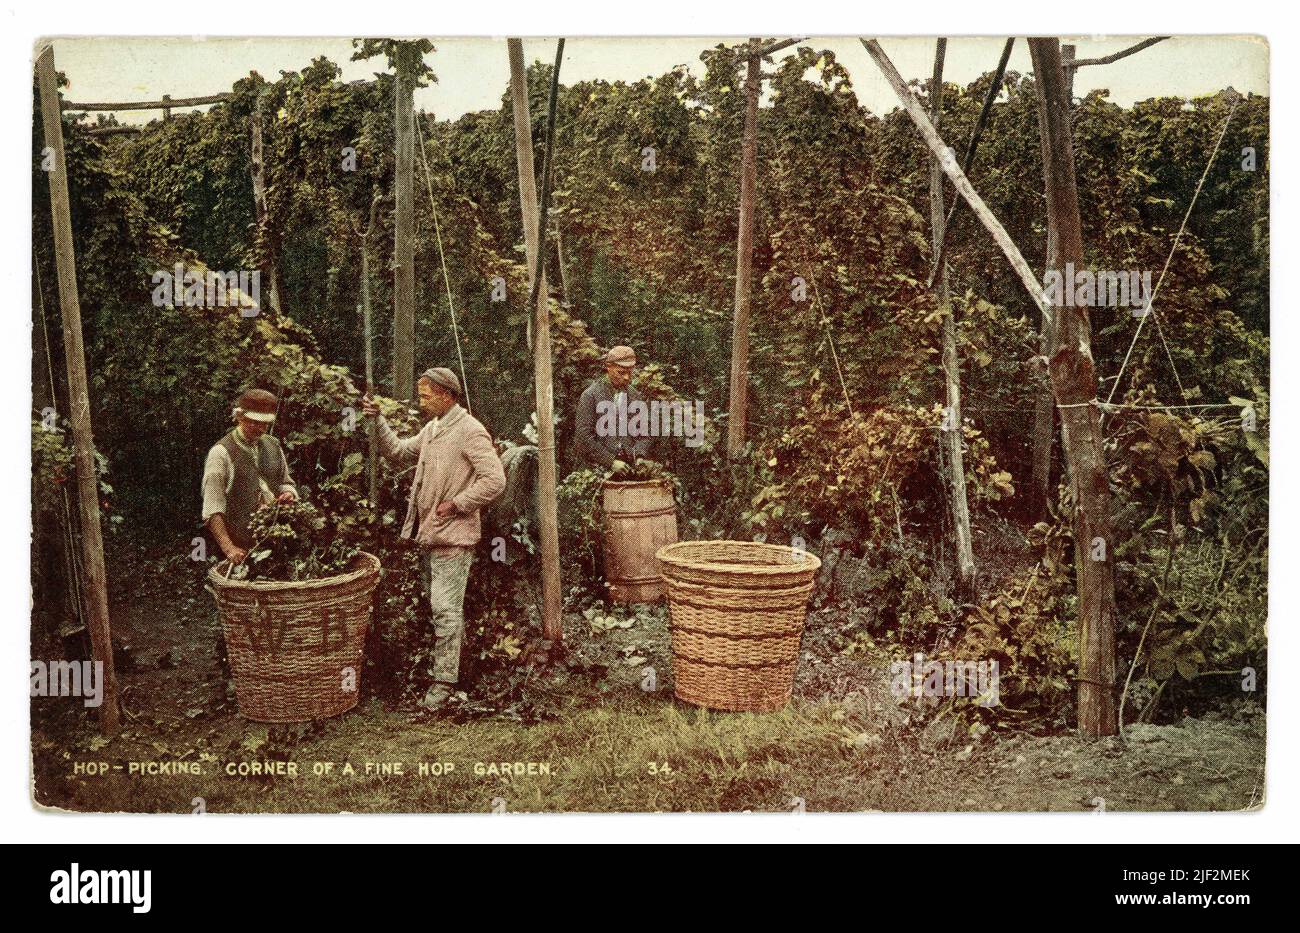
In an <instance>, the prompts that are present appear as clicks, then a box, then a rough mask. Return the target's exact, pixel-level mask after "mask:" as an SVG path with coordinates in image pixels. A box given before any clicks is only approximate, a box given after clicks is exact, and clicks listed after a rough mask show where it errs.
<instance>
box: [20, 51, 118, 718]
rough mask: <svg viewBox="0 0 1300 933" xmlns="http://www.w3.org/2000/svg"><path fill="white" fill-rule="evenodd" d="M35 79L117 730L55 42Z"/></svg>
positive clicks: (82, 501)
mask: <svg viewBox="0 0 1300 933" xmlns="http://www.w3.org/2000/svg"><path fill="white" fill-rule="evenodd" d="M36 73H37V80H38V82H39V84H40V95H41V122H42V125H43V126H44V128H45V144H46V145H47V146H49V147H50V149H52V150H53V155H54V169H53V171H51V172H49V173H47V174H48V177H49V180H50V215H51V219H52V221H53V227H54V258H55V264H56V268H57V269H58V276H59V307H60V310H61V312H62V318H63V357H64V362H65V363H66V365H67V369H68V401H69V405H70V409H71V410H70V411H69V413H68V417H69V420H70V421H71V422H72V449H73V463H74V467H75V469H76V474H77V511H78V517H79V518H80V521H81V556H82V563H83V565H84V572H85V582H84V593H85V601H86V606H85V610H86V619H87V624H88V627H89V628H90V644H91V650H92V651H93V653H94V655H95V662H96V663H97V664H100V665H102V675H101V677H102V680H101V683H102V685H103V702H102V703H101V704H100V707H99V726H100V729H102V730H103V732H104V733H105V734H106V735H112V734H114V733H115V732H117V730H118V726H119V718H118V708H117V677H116V674H115V673H114V670H113V637H112V631H111V629H110V627H109V619H108V580H107V577H106V575H105V573H104V541H103V531H102V529H101V527H100V524H99V488H98V479H97V477H96V475H95V455H94V450H95V438H94V435H93V433H92V431H91V426H90V390H89V389H88V387H87V383H86V357H85V349H84V347H83V346H82V342H81V299H80V297H79V296H78V294H77V266H76V259H75V254H74V252H73V245H72V211H71V207H70V206H69V202H68V175H67V165H66V163H65V162H64V155H63V118H62V113H61V109H60V106H59V88H58V79H57V78H56V77H55V73H54V46H53V45H47V46H46V47H45V48H44V49H43V50H42V51H41V54H40V56H39V57H38V58H37V60H36Z"/></svg>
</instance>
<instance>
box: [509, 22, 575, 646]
mask: <svg viewBox="0 0 1300 933" xmlns="http://www.w3.org/2000/svg"><path fill="white" fill-rule="evenodd" d="M563 42H564V40H563V39H561V40H560V49H561V50H562V49H563ZM507 44H508V46H509V54H510V100H511V105H512V108H513V111H514V123H515V161H516V163H517V166H518V170H519V208H520V212H521V214H522V216H523V225H524V245H525V252H526V254H527V257H528V273H529V276H528V284H529V288H530V290H531V291H532V293H533V294H534V295H535V298H536V300H535V304H534V307H535V309H536V312H535V315H534V316H535V326H534V333H535V335H536V338H535V340H534V343H533V386H534V398H535V404H536V408H537V512H538V516H537V518H538V524H539V525H540V526H541V527H540V531H541V538H542V637H543V638H545V639H547V640H548V641H552V642H559V641H560V640H561V639H562V638H563V637H564V629H563V619H562V615H561V609H562V606H561V593H560V537H559V524H558V518H557V514H558V509H557V505H556V496H555V486H556V471H555V426H554V424H553V423H552V422H553V414H552V412H553V399H552V386H551V315H550V304H549V300H550V296H549V295H548V294H547V288H546V265H545V263H544V262H543V261H542V259H543V256H542V249H541V241H542V239H543V231H542V226H541V221H542V219H543V218H542V217H541V213H540V211H539V208H538V200H537V176H536V175H535V174H534V171H533V131H532V120H531V117H530V115H529V112H528V83H527V75H526V73H525V71H524V46H523V42H522V41H521V40H519V39H510V40H509V41H508V43H507ZM559 71H560V53H559V52H557V54H556V57H555V70H554V71H553V72H552V73H551V100H550V104H549V105H548V109H549V111H550V113H551V114H552V115H553V114H554V106H555V95H556V91H557V90H558V81H559ZM548 122H550V123H551V124H552V125H551V127H550V128H549V129H548V132H547V146H548V148H554V144H553V142H552V137H551V134H552V133H553V132H554V125H553V119H552V120H548Z"/></svg>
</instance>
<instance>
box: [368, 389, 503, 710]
mask: <svg viewBox="0 0 1300 933" xmlns="http://www.w3.org/2000/svg"><path fill="white" fill-rule="evenodd" d="M417 388H418V391H419V395H420V410H421V411H422V412H423V413H424V414H425V415H427V416H429V417H430V418H432V420H431V421H429V422H428V424H426V425H425V426H424V427H423V428H422V429H421V430H420V433H418V434H416V435H415V436H414V437H408V438H406V439H402V438H400V437H398V436H397V433H396V432H395V431H394V430H393V429H392V427H390V426H389V424H388V422H387V421H385V420H384V417H383V415H381V414H380V413H379V408H378V407H377V406H376V405H375V403H374V402H373V401H372V400H371V399H370V398H369V397H368V396H367V397H366V398H365V399H363V400H362V410H363V411H364V412H365V414H366V415H367V416H369V417H378V419H379V421H378V431H377V433H378V435H379V452H380V453H382V454H383V455H384V456H385V457H387V458H388V459H389V460H392V461H394V462H395V463H397V464H399V465H401V466H410V465H411V464H412V463H414V464H415V476H414V478H413V479H412V481H411V499H410V504H409V505H408V506H407V510H406V523H405V524H404V525H403V526H402V537H403V538H409V539H411V540H413V541H415V542H416V543H418V544H419V545H420V547H421V549H422V550H423V552H424V553H423V557H422V561H423V566H422V568H421V569H422V574H421V576H422V577H423V582H424V592H425V595H426V596H427V597H428V599H429V608H430V610H431V614H432V616H433V632H434V635H435V636H436V640H435V642H434V647H433V681H434V682H433V685H432V686H431V687H429V691H428V693H426V694H425V695H424V699H423V700H421V701H420V705H421V706H424V707H425V708H426V709H439V708H440V707H442V706H443V705H444V704H445V703H446V702H447V698H448V697H449V696H451V692H452V689H453V688H454V686H455V684H456V681H457V679H458V677H459V675H460V648H461V642H462V641H463V640H464V637H465V613H464V604H465V585H466V583H467V582H468V580H469V566H470V562H471V561H472V560H473V557H474V546H475V545H476V544H478V540H479V537H480V535H481V534H482V531H481V525H480V521H479V510H480V509H482V508H483V507H484V506H486V505H488V503H490V502H491V501H492V500H493V499H495V498H496V497H497V496H499V495H501V491H502V490H503V489H505V485H506V477H505V471H504V470H503V469H502V468H501V459H500V458H499V457H498V456H497V451H496V447H495V446H494V445H493V443H492V437H491V435H489V434H488V432H487V429H486V428H485V427H483V425H482V424H480V423H479V422H478V421H477V420H476V419H475V418H474V417H473V416H472V415H470V414H469V413H468V412H466V411H465V409H463V408H461V407H460V399H461V387H460V380H459V379H457V378H456V374H455V373H453V372H452V371H451V370H450V369H445V368H443V367H437V368H435V369H430V370H426V371H425V373H424V374H423V375H422V376H420V380H419V383H418V386H417Z"/></svg>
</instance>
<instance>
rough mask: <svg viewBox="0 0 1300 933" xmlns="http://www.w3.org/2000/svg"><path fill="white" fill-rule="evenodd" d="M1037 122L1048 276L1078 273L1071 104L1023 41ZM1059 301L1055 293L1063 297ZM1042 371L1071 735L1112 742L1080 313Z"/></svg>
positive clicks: (1039, 46) (1103, 575)
mask: <svg viewBox="0 0 1300 933" xmlns="http://www.w3.org/2000/svg"><path fill="white" fill-rule="evenodd" d="M1029 54H1030V57H1031V58H1032V59H1033V65H1034V81H1035V83H1036V84H1037V85H1038V119H1039V129H1040V132H1041V133H1042V137H1043V147H1042V148H1043V154H1044V164H1043V176H1044V182H1045V187H1046V189H1047V211H1048V217H1049V218H1051V219H1052V220H1053V221H1054V225H1055V227H1056V243H1055V247H1056V248H1055V251H1054V253H1053V255H1052V256H1051V257H1050V260H1049V265H1050V268H1052V269H1055V270H1057V271H1058V272H1061V273H1062V274H1063V270H1064V269H1065V268H1066V264H1067V263H1071V264H1073V266H1074V268H1076V269H1082V268H1083V267H1084V258H1083V223H1082V221H1081V220H1080V217H1079V195H1078V188H1077V184H1076V179H1075V173H1074V144H1073V141H1072V139H1071V134H1070V100H1069V97H1068V91H1067V86H1066V75H1065V71H1064V69H1063V68H1062V67H1061V45H1060V40H1058V39H1030V40H1029ZM1062 291H1063V290H1062ZM1053 317H1054V326H1053V327H1052V345H1051V354H1050V356H1049V367H1050V372H1051V376H1052V389H1053V392H1054V394H1055V396H1056V404H1057V407H1058V408H1059V410H1060V412H1061V447H1062V449H1063V450H1064V451H1065V457H1066V462H1067V463H1068V464H1069V467H1070V484H1071V488H1072V489H1073V492H1074V503H1075V506H1074V508H1075V515H1074V561H1075V573H1076V575H1077V576H1078V586H1079V675H1078V680H1079V731H1080V732H1081V733H1082V734H1083V735H1085V736H1093V737H1095V736H1103V735H1114V734H1115V733H1116V732H1117V731H1118V728H1119V725H1118V719H1117V707H1116V697H1115V688H1116V683H1115V627H1116V607H1115V575H1114V570H1113V567H1114V558H1115V555H1114V539H1113V537H1112V535H1111V524H1110V484H1109V478H1108V476H1107V473H1106V458H1105V450H1104V447H1103V437H1102V432H1101V412H1100V410H1099V408H1098V406H1097V405H1096V398H1097V376H1096V372H1095V370H1094V368H1093V362H1092V347H1091V344H1092V328H1091V324H1090V322H1089V320H1088V311H1087V309H1086V308H1082V307H1076V306H1075V305H1073V304H1065V303H1064V302H1062V303H1060V304H1057V305H1056V307H1055V313H1054V315H1053Z"/></svg>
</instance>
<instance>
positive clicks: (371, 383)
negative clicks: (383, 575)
mask: <svg viewBox="0 0 1300 933" xmlns="http://www.w3.org/2000/svg"><path fill="white" fill-rule="evenodd" d="M380 200H381V198H380V194H379V192H378V191H375V196H374V198H373V199H372V200H371V202H370V223H369V224H368V225H367V226H366V232H365V234H364V235H363V236H362V238H361V330H362V334H363V336H364V337H365V341H366V394H367V395H370V394H371V393H373V392H374V391H375V352H374V340H373V338H372V336H371V324H370V322H371V305H370V239H371V237H373V236H374V233H375V223H376V221H377V220H378V215H379V202H380ZM368 430H369V432H370V436H369V438H368V445H367V446H368V450H367V459H366V478H367V488H368V490H369V499H370V507H371V508H377V507H378V506H379V433H378V430H379V425H378V424H376V423H375V419H374V418H371V419H369V425H368Z"/></svg>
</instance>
